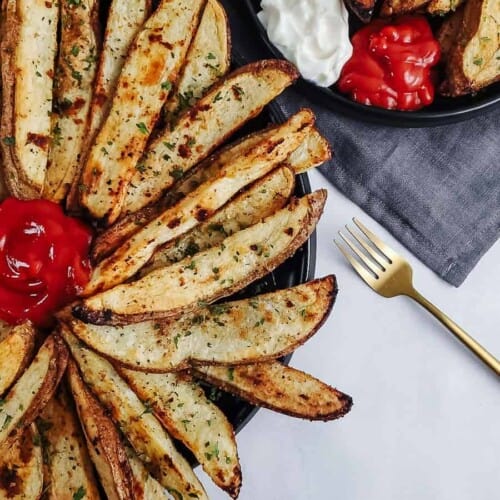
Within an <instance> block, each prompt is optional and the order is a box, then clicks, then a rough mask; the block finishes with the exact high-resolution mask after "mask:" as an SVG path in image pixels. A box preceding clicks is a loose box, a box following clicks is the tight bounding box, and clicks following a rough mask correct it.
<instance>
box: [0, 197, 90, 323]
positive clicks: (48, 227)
mask: <svg viewBox="0 0 500 500" xmlns="http://www.w3.org/2000/svg"><path fill="white" fill-rule="evenodd" d="M91 240H92V232H91V230H90V229H89V228H88V227H86V226H85V225H84V224H83V223H82V222H80V221H79V220H77V219H74V218H72V217H68V216H66V215H65V214H64V212H63V210H62V208H61V207H60V206H59V205H57V204H56V203H52V202H51V201H47V200H32V201H22V200H18V199H16V198H7V199H6V200H5V201H3V202H2V203H1V204H0V319H2V320H4V321H6V322H8V323H10V324H17V323H20V322H22V321H24V320H28V319H29V320H31V321H32V322H33V323H35V324H36V325H38V326H48V325H49V324H50V318H51V316H52V314H53V313H54V312H55V311H56V310H57V309H59V308H60V307H62V306H64V305H66V304H68V303H69V302H71V301H72V300H73V299H74V298H75V297H76V296H77V294H78V293H79V292H80V291H81V290H82V288H83V287H84V286H85V285H86V284H87V282H88V281H89V278H90V271H91V267H90V261H89V258H88V254H89V248H90V242H91Z"/></svg>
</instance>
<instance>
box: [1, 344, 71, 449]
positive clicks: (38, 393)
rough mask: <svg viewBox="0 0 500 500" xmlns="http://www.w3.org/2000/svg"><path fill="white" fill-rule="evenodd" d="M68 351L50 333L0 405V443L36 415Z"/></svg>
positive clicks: (23, 426)
mask: <svg viewBox="0 0 500 500" xmlns="http://www.w3.org/2000/svg"><path fill="white" fill-rule="evenodd" d="M67 360H68V351H67V349H66V347H65V345H64V342H62V341H61V340H60V339H59V338H57V337H54V336H53V335H51V336H49V337H48V338H47V340H46V341H45V342H44V343H43V345H42V347H41V348H40V350H39V351H38V353H37V355H36V356H35V358H34V360H33V361H32V363H31V364H30V365H29V367H28V368H27V369H26V370H25V372H24V373H23V374H22V376H21V377H20V378H19V379H18V381H17V382H16V383H15V384H14V386H13V387H12V389H10V391H9V392H8V393H7V395H6V396H5V398H4V399H3V400H2V403H1V405H0V444H2V443H4V442H5V441H6V440H7V438H9V437H10V438H12V437H13V436H16V435H18V434H19V433H21V432H22V430H23V429H24V428H25V427H26V426H28V425H30V424H31V423H32V422H33V421H34V420H35V418H36V417H37V416H38V415H39V413H40V411H41V410H42V408H43V407H44V406H45V405H46V404H47V402H48V401H49V400H50V398H51V397H52V395H53V394H54V392H55V390H56V387H57V384H58V383H59V380H60V379H61V377H62V375H63V373H64V370H65V369H66V362H67Z"/></svg>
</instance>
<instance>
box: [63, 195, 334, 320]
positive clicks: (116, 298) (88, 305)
mask: <svg viewBox="0 0 500 500" xmlns="http://www.w3.org/2000/svg"><path fill="white" fill-rule="evenodd" d="M325 201H326V191H325V190H319V191H316V192H314V193H312V194H310V195H307V196H304V197H303V198H300V199H298V200H296V199H294V200H292V201H291V202H290V203H289V204H288V205H287V206H286V207H285V208H283V209H281V210H279V211H277V212H276V213H275V214H273V215H271V216H270V217H268V218H267V219H265V220H263V221H262V222H259V223H258V224H254V225H253V226H250V227H249V228H247V229H243V230H242V231H239V232H237V233H236V234H233V235H232V236H228V237H227V238H226V239H224V240H223V242H222V243H221V244H220V245H219V246H217V247H212V248H209V249H207V250H205V251H203V252H200V253H199V254H197V255H196V258H193V257H186V258H185V259H183V260H182V261H180V262H178V263H176V264H173V265H171V266H168V267H165V268H162V269H157V270H155V271H152V272H151V273H150V274H148V275H147V276H144V277H143V278H141V279H139V280H138V281H135V282H133V283H129V284H125V285H119V286H116V287H114V288H112V289H111V290H108V291H106V292H102V293H99V294H96V295H94V296H93V297H89V298H87V299H85V300H84V301H83V302H82V303H81V304H78V305H76V306H74V307H73V309H72V311H73V314H74V316H75V317H77V318H79V319H81V320H83V321H85V322H88V323H95V324H116V325H117V324H127V323H130V322H134V321H143V320H145V319H155V318H169V317H170V318H172V317H176V316H179V314H182V313H183V312H188V311H190V310H193V309H195V308H196V307H197V304H198V303H199V302H200V301H204V302H214V301H216V300H217V299H220V298H222V297H227V296H228V295H231V294H233V293H235V292H237V291H238V290H241V289H243V288H245V287H246V286H247V285H248V284H250V283H252V282H253V281H255V280H257V279H259V278H261V277H262V276H264V275H266V274H268V273H269V272H271V271H272V270H273V269H275V268H276V267H277V266H278V265H279V264H281V263H282V262H284V261H285V260H286V259H287V258H288V257H290V256H291V255H293V254H294V253H295V252H296V251H297V250H298V249H299V248H300V247H301V246H302V245H303V243H304V242H305V241H306V240H307V239H308V238H309V236H310V235H311V233H312V232H313V231H314V228H315V227H316V224H317V221H318V220H319V217H320V216H321V213H322V210H323V206H324V204H325Z"/></svg>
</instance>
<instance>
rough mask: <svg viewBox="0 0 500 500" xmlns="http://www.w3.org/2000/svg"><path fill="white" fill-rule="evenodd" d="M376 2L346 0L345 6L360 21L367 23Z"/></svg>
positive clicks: (373, 0)
mask: <svg viewBox="0 0 500 500" xmlns="http://www.w3.org/2000/svg"><path fill="white" fill-rule="evenodd" d="M376 3H377V1H376V0H347V1H346V6H347V7H349V10H351V11H352V12H353V13H354V14H355V15H356V17H357V18H358V19H359V20H360V21H362V22H364V23H368V22H370V20H371V18H372V16H373V11H374V10H375V5H376Z"/></svg>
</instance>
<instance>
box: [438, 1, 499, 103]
mask: <svg viewBox="0 0 500 500" xmlns="http://www.w3.org/2000/svg"><path fill="white" fill-rule="evenodd" d="M454 15H456V16H457V17H459V16H460V15H461V14H460V13H456V14H454ZM499 60H500V6H499V5H498V1H497V0H470V1H468V2H467V3H466V4H465V6H464V10H463V19H462V21H461V23H460V29H458V33H457V39H456V41H455V43H454V44H453V46H452V48H451V50H450V51H449V52H448V53H447V57H446V81H445V82H444V85H443V87H442V88H441V91H442V93H444V94H445V95H450V96H451V97H456V96H460V95H464V94H469V93H471V92H477V91H478V90H480V89H482V88H484V87H486V86H488V85H490V84H492V83H494V82H496V81H499V80H500V64H499Z"/></svg>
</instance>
